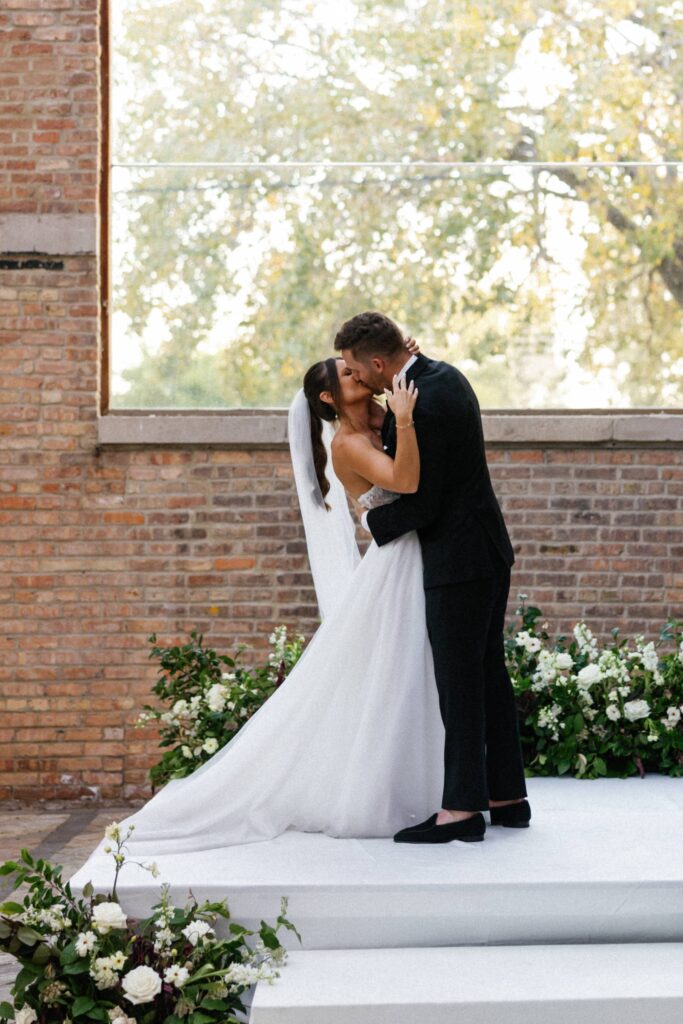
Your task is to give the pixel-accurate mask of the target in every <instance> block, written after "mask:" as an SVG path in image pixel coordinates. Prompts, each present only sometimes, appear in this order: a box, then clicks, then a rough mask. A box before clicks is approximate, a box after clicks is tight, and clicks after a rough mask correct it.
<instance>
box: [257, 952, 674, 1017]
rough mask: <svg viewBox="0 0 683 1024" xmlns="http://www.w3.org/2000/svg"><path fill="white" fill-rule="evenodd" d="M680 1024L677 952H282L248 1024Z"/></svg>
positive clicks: (261, 985) (260, 989)
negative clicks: (277, 970) (284, 959)
mask: <svg viewBox="0 0 683 1024" xmlns="http://www.w3.org/2000/svg"><path fill="white" fill-rule="evenodd" d="M454 1021H457V1024H577V1022H580V1024H644V1022H645V1021H647V1024H681V1021H683V942H681V943H633V944H630V943H623V944H604V945H556V946H485V947H473V946H460V947H438V948H425V947H420V948H414V949H327V950H306V951H300V952H291V953H290V954H289V960H288V963H287V964H286V965H285V966H284V968H283V969H282V973H281V975H280V977H279V978H278V979H277V980H276V981H275V982H273V983H272V984H267V983H264V982H259V984H258V985H257V986H256V991H255V992H254V997H253V1001H252V1005H251V1014H250V1017H249V1024H453V1022H454Z"/></svg>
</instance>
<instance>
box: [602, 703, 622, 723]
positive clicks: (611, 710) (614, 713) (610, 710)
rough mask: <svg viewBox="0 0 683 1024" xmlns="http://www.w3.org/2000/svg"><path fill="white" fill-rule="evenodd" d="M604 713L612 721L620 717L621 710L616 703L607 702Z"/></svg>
mask: <svg viewBox="0 0 683 1024" xmlns="http://www.w3.org/2000/svg"><path fill="white" fill-rule="evenodd" d="M605 714H606V715H607V717H608V718H609V719H611V721H612V722H617V721H618V720H619V719H620V718H621V711H620V710H619V705H618V704H608V705H607V707H606V708H605Z"/></svg>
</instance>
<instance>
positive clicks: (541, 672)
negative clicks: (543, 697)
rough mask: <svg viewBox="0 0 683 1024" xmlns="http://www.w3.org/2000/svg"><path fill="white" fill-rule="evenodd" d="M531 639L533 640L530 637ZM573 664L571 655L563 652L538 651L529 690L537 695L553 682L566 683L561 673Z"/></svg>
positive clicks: (566, 678)
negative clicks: (536, 663)
mask: <svg viewBox="0 0 683 1024" xmlns="http://www.w3.org/2000/svg"><path fill="white" fill-rule="evenodd" d="M532 639H535V638H534V637H532ZM573 664H574V662H573V659H572V656H571V654H567V653H566V652H565V651H546V650H545V648H543V649H542V650H540V651H539V654H538V665H537V668H536V671H535V672H534V674H533V676H532V677H531V689H532V690H534V691H536V692H537V693H538V692H539V691H541V690H545V689H546V688H547V687H549V686H552V685H553V683H555V682H559V683H563V682H567V681H568V677H567V676H563V675H562V673H563V672H566V671H567V669H570V668H571V667H572V666H573Z"/></svg>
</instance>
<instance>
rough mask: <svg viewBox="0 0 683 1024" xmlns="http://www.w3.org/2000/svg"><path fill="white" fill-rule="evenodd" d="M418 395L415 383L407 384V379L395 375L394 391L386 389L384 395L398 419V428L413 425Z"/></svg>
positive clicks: (412, 381)
mask: <svg viewBox="0 0 683 1024" xmlns="http://www.w3.org/2000/svg"><path fill="white" fill-rule="evenodd" d="M417 393H418V392H417V388H416V387H415V381H414V380H411V381H410V383H407V382H406V379H405V377H400V378H399V377H398V374H394V379H393V382H392V390H391V391H389V389H388V388H385V389H384V394H385V395H386V396H387V405H388V406H389V408H390V409H391V411H392V412H393V414H394V416H395V417H396V423H397V425H398V426H402V425H405V426H410V425H411V424H412V417H413V409H414V408H415V403H416V402H417Z"/></svg>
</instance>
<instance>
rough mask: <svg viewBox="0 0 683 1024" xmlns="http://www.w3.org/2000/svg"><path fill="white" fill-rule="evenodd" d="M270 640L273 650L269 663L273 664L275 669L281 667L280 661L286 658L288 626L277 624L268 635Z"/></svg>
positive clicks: (269, 656)
mask: <svg viewBox="0 0 683 1024" xmlns="http://www.w3.org/2000/svg"><path fill="white" fill-rule="evenodd" d="M268 642H269V643H270V646H271V648H272V650H271V651H270V654H269V655H268V664H269V665H272V667H273V668H274V669H276V670H277V669H278V668H279V667H280V663H281V662H282V661H284V660H285V649H286V647H287V627H286V626H276V627H275V629H274V630H273V632H272V633H271V634H270V636H269V637H268Z"/></svg>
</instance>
